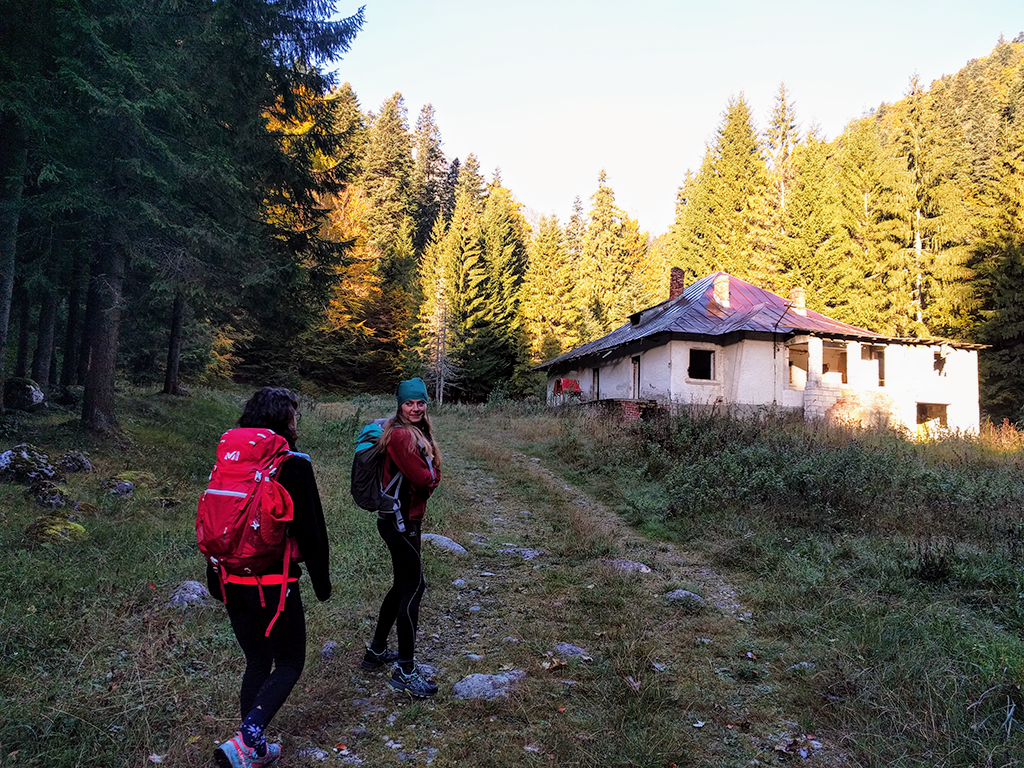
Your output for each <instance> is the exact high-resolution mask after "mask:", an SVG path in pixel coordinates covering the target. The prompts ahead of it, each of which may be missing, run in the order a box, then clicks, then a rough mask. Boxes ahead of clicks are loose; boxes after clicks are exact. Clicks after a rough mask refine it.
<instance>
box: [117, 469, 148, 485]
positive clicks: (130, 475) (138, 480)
mask: <svg viewBox="0 0 1024 768" xmlns="http://www.w3.org/2000/svg"><path fill="white" fill-rule="evenodd" d="M114 480H120V481H122V482H125V483H130V484H131V485H132V486H134V487H135V488H154V487H155V486H156V478H155V477H154V476H153V473H152V472H140V471H136V470H128V471H127V472H119V473H118V474H116V475H114Z"/></svg>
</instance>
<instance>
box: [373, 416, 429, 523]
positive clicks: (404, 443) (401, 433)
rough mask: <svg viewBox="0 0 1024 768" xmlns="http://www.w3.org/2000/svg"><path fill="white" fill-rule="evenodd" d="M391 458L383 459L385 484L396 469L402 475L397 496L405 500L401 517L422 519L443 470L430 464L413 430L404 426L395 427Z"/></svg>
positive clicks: (390, 441)
mask: <svg viewBox="0 0 1024 768" xmlns="http://www.w3.org/2000/svg"><path fill="white" fill-rule="evenodd" d="M387 455H388V460H387V461H385V462H384V485H385V486H387V484H388V483H389V482H390V481H391V478H392V477H394V476H395V474H396V473H398V472H401V473H402V476H403V480H402V487H401V489H400V490H399V491H398V500H399V501H400V502H401V503H402V517H404V518H405V519H406V520H422V519H423V515H424V514H425V513H426V511H427V499H429V498H430V495H431V494H432V493H433V492H434V489H435V488H437V486H438V484H439V483H440V482H441V470H440V468H439V467H434V468H433V472H431V467H430V465H429V464H427V460H426V459H425V458H424V457H423V454H422V453H421V452H420V449H419V447H418V446H417V445H416V441H415V440H414V438H413V436H412V434H410V432H409V430H407V429H406V428H405V427H395V429H394V430H393V431H392V432H391V438H390V439H389V440H388V446H387Z"/></svg>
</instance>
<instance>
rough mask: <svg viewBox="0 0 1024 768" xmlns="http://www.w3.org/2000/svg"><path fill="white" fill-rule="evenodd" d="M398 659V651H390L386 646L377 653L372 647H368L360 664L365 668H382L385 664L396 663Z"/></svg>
mask: <svg viewBox="0 0 1024 768" xmlns="http://www.w3.org/2000/svg"><path fill="white" fill-rule="evenodd" d="M396 661H398V651H389V650H388V649H387V648H385V649H384V650H383V651H381V652H380V653H377V652H376V651H375V650H373V649H372V648H367V649H366V653H364V654H363V660H362V662H360V666H361V667H362V668H363V669H380V668H381V667H383V666H384V665H385V664H394V663H395V662H396Z"/></svg>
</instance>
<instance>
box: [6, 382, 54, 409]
mask: <svg viewBox="0 0 1024 768" xmlns="http://www.w3.org/2000/svg"><path fill="white" fill-rule="evenodd" d="M45 399H46V396H45V395H44V394H43V390H41V389H40V388H39V385H38V384H36V383H35V382H34V381H32V379H26V378H21V377H15V378H10V379H7V381H5V382H4V405H6V406H7V407H8V408H13V409H14V410H16V411H34V410H35V409H36V408H38V407H39V406H41V405H42V404H43V401H44V400H45Z"/></svg>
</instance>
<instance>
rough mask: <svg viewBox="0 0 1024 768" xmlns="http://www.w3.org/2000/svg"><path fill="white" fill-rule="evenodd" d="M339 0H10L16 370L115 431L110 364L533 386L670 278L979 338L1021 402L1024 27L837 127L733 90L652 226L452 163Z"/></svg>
mask: <svg viewBox="0 0 1024 768" xmlns="http://www.w3.org/2000/svg"><path fill="white" fill-rule="evenodd" d="M331 10H332V9H329V8H326V7H325V4H323V3H318V2H314V1H313V0H304V1H301V2H294V3H291V4H290V5H289V9H288V10H287V11H285V10H283V9H282V8H281V7H280V6H278V5H276V4H269V3H266V2H265V0H228V1H223V2H221V1H219V2H217V3H214V4H210V3H207V2H200V0H157V1H156V2H154V3H150V4H149V5H148V6H146V8H145V9H143V8H142V7H140V6H138V4H132V3H128V2H126V1H125V0H103V1H102V2H96V3H91V4H78V5H73V6H65V5H63V4H59V3H54V4H44V6H38V5H37V4H35V3H31V2H29V1H28V0H0V18H2V19H3V21H2V22H0V23H2V26H0V179H2V186H0V275H2V276H3V280H0V363H2V364H3V365H4V366H5V367H4V368H3V370H0V374H2V375H3V376H4V378H5V379H12V378H22V377H31V378H32V379H34V380H35V381H36V382H37V383H38V384H39V385H40V386H41V387H42V388H43V389H44V390H46V391H48V392H50V393H51V396H59V395H64V396H74V395H75V394H76V389H75V388H76V387H79V386H80V387H83V388H84V403H83V418H84V421H85V423H86V424H87V425H88V426H90V427H93V428H96V429H101V430H105V429H111V430H116V429H117V420H116V414H115V413H114V405H113V397H112V393H113V390H114V384H115V381H116V380H117V378H118V377H119V376H123V377H125V378H126V379H127V380H131V381H134V382H137V383H149V382H153V381H163V383H164V388H165V391H167V392H169V393H174V392H179V391H181V389H182V387H183V386H186V385H188V384H189V383H211V382H214V381H216V380H218V379H229V378H235V379H241V380H244V381H253V382H260V383H263V382H278V383H285V384H289V385H292V386H299V385H303V386H306V387H313V388H317V389H320V390H329V391H343V392H357V391H385V390H389V389H390V388H391V386H392V385H393V383H394V382H395V381H396V380H397V379H398V378H401V377H405V376H411V375H422V376H424V377H425V378H426V379H427V380H428V381H429V382H430V384H431V386H432V388H433V394H434V395H435V396H436V397H437V399H442V398H443V399H448V400H452V399H458V400H470V401H473V400H484V399H487V398H489V397H490V398H495V397H503V396H513V397H517V396H524V395H528V394H530V393H532V392H535V391H536V385H537V375H536V374H534V373H532V372H531V368H532V366H533V365H535V364H537V363H539V362H541V361H543V360H545V359H548V358H550V357H552V356H554V355H556V354H558V353H560V352H562V351H565V350H567V349H570V348H572V347H574V346H576V345H578V344H580V343H584V342H587V341H590V340H593V339H595V338H598V337H600V336H602V335H604V334H605V333H607V332H609V331H610V330H612V329H613V328H615V327H617V325H619V324H621V323H622V322H624V320H625V318H626V317H627V316H628V315H629V314H631V313H632V312H634V311H636V310H638V309H641V308H643V307H646V306H650V305H652V304H655V303H657V302H659V301H661V300H662V299H664V298H665V297H666V296H667V284H668V271H669V268H670V267H672V266H680V267H682V268H684V269H685V270H686V272H687V274H688V276H689V279H692V278H695V277H699V276H702V275H704V274H706V273H708V272H710V271H713V270H717V269H725V270H728V271H730V272H731V273H733V274H735V275H737V276H738V277H741V278H743V279H746V280H751V281H753V282H756V283H758V284H761V285H763V286H764V287H766V288H769V289H772V290H775V291H777V292H781V293H785V292H786V291H788V289H789V288H791V287H793V286H796V285H802V286H804V287H806V288H807V300H808V305H809V306H811V307H812V308H814V309H816V310H819V311H823V312H825V313H827V314H829V315H831V316H834V317H836V318H837V319H840V320H845V321H847V322H851V323H855V324H857V325H861V326H864V327H866V328H869V329H872V330H876V331H880V332H883V333H886V334H889V335H895V336H919V337H921V336H924V337H948V338H952V339H957V340H965V341H972V342H980V343H984V344H988V345H991V348H990V349H988V350H986V351H984V352H983V353H982V355H981V361H982V369H983V377H984V381H983V407H984V408H985V410H986V412H987V413H988V414H989V415H991V416H993V417H997V418H1002V417H1008V418H1010V419H1012V420H1014V421H1016V420H1017V419H1018V417H1019V416H1020V413H1019V410H1020V407H1021V405H1022V403H1024V384H1022V383H1021V382H1022V381H1024V376H1022V375H1021V374H1022V373H1024V316H1022V317H1020V318H1019V319H1018V317H1017V311H1018V310H1017V301H1016V297H1017V295H1018V293H1019V292H1020V290H1021V287H1022V286H1024V264H1022V256H1024V219H1022V211H1021V208H1022V203H1024V188H1022V180H1021V179H1022V177H1021V171H1022V165H1024V37H1018V38H1017V39H1016V40H1015V41H1013V42H1006V41H1000V42H999V44H998V45H997V46H996V48H995V49H994V50H993V51H992V53H991V54H990V55H989V56H988V57H986V58H982V59H977V60H975V61H972V62H970V63H968V64H967V65H966V66H965V67H964V68H963V69H962V70H960V71H959V72H957V73H956V74H954V75H950V76H947V77H944V78H943V79H942V80H939V81H936V82H935V83H932V84H931V85H925V84H922V83H919V82H917V81H916V80H915V79H910V80H909V85H908V90H907V93H906V95H905V98H903V99H902V100H900V101H899V102H897V103H895V104H881V105H880V106H879V107H878V108H877V109H875V110H874V111H873V112H872V114H869V115H866V116H863V117H860V118H857V119H854V120H853V121H851V122H850V123H849V125H848V126H847V128H846V130H845V131H844V132H843V133H842V135H840V136H838V137H836V138H835V139H834V140H831V141H829V140H826V138H825V137H822V136H820V135H818V133H816V131H815V130H814V129H813V128H812V129H807V128H805V127H803V126H802V124H801V121H800V116H799V114H797V111H796V108H795V106H794V100H793V98H792V97H791V94H789V93H788V92H787V91H786V89H785V87H781V88H780V90H779V93H778V97H777V100H776V105H775V109H774V110H773V112H772V114H771V115H768V116H765V118H766V119H765V120H764V122H763V127H761V128H759V127H758V126H759V121H758V119H757V118H756V116H754V115H752V114H751V112H750V109H749V107H748V105H747V102H746V101H745V99H744V97H743V96H742V94H741V95H738V96H736V97H734V98H732V99H731V100H729V101H728V104H727V106H726V108H725V111H724V113H723V117H722V121H721V124H720V125H719V126H718V129H717V132H716V134H715V137H714V140H713V141H712V143H711V144H710V145H709V146H708V147H707V152H706V155H705V158H704V161H703V163H702V164H701V167H700V168H699V169H696V170H695V171H694V172H692V173H690V174H687V176H686V178H685V179H681V187H680V191H679V196H678V203H677V216H676V220H675V223H674V224H673V226H672V227H671V229H670V231H669V232H668V233H664V234H662V235H660V236H659V237H657V238H656V239H655V238H652V237H651V236H650V234H648V233H646V232H643V231H642V230H641V228H640V225H639V222H637V221H636V220H633V219H631V218H630V217H629V216H628V215H627V214H626V213H625V212H624V211H623V209H622V208H620V207H619V205H618V204H617V203H616V199H615V194H614V191H613V188H612V181H611V180H609V179H608V178H607V177H606V175H605V173H604V172H603V171H602V172H600V174H599V175H598V176H597V178H596V179H595V182H596V185H595V186H596V188H595V189H594V190H592V194H591V196H590V197H589V200H588V201H587V202H584V201H583V200H581V199H580V198H577V199H576V201H575V204H574V207H573V212H572V215H571V216H570V217H569V219H568V220H567V221H559V220H558V219H557V218H555V217H554V216H545V217H541V219H540V220H539V222H536V223H534V224H533V225H531V224H530V223H529V222H528V220H527V218H526V216H525V213H524V211H525V206H524V205H523V203H525V202H528V201H519V200H517V199H516V196H515V192H514V191H513V190H510V189H508V188H506V187H505V186H504V184H503V183H502V180H501V175H500V172H498V171H497V170H494V171H490V170H485V168H484V162H485V161H484V160H482V159H481V158H478V157H476V156H475V155H473V154H469V155H468V156H466V157H462V158H454V157H449V156H447V155H446V153H445V150H444V144H443V140H442V133H441V129H440V127H439V125H438V123H437V120H436V115H435V113H434V110H433V108H432V107H431V106H430V105H429V104H427V105H426V106H424V107H423V109H422V110H421V112H420V113H419V115H418V116H416V119H415V122H414V123H412V122H411V120H410V116H409V115H408V113H407V109H406V106H405V102H404V99H403V97H402V94H400V93H395V94H394V95H393V96H392V97H391V98H389V99H388V100H387V101H386V102H385V103H384V104H381V105H363V104H360V102H359V98H358V95H357V93H356V92H355V90H354V89H353V87H352V86H351V85H349V84H340V82H335V81H334V80H333V79H332V78H331V77H330V76H328V75H327V74H325V70H326V69H329V67H327V65H328V64H333V63H334V62H336V61H338V59H340V57H341V55H342V54H343V53H344V52H345V51H346V50H347V49H348V46H349V45H350V44H351V42H352V40H353V39H354V37H355V35H356V34H357V33H358V30H359V29H360V27H361V25H362V23H363V21H362V12H361V11H358V12H356V13H355V14H353V15H351V16H349V17H348V18H345V19H343V20H340V21H328V19H329V18H331V16H330V11H331ZM53 30H60V33H59V34H54V33H53ZM339 71H340V73H341V74H340V77H341V78H348V79H350V80H352V81H357V79H358V78H357V75H358V73H354V72H347V71H346V69H345V64H344V62H343V61H342V62H341V63H340V69H339ZM710 127H711V126H709V128H710ZM580 130H585V128H584V127H582V126H581V128H580ZM593 160H594V164H595V169H599V168H600V164H601V162H602V160H601V158H600V157H595V158H593Z"/></svg>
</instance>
